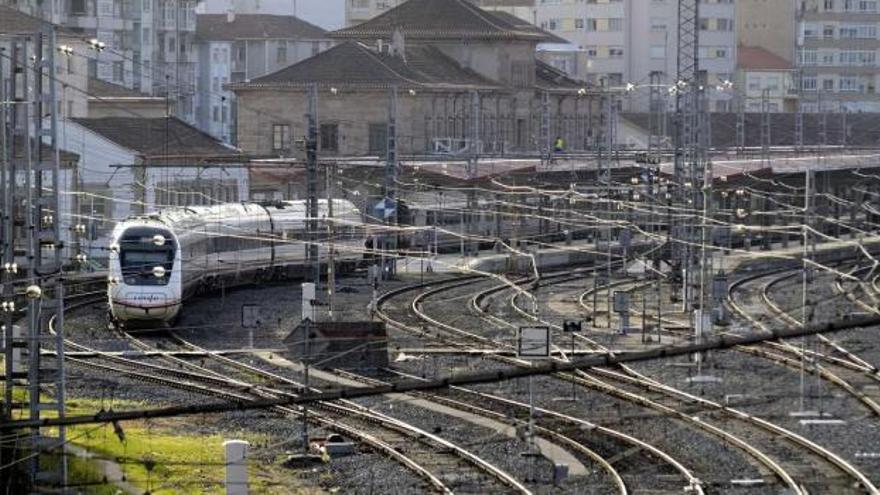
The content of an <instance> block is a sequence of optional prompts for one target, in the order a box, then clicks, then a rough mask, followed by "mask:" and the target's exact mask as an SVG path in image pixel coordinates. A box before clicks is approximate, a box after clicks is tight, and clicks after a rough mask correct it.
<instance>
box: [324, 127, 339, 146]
mask: <svg viewBox="0 0 880 495" xmlns="http://www.w3.org/2000/svg"><path fill="white" fill-rule="evenodd" d="M321 150H322V151H332V152H337V151H339V124H321Z"/></svg>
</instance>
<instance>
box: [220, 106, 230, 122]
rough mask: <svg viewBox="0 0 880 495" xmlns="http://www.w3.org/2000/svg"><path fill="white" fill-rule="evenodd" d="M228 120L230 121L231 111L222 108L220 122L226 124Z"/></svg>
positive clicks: (224, 107)
mask: <svg viewBox="0 0 880 495" xmlns="http://www.w3.org/2000/svg"><path fill="white" fill-rule="evenodd" d="M228 119H229V111H228V109H227V108H226V106H225V105H224V106H222V107H220V122H221V123H223V124H225V123H226V121H227V120H228Z"/></svg>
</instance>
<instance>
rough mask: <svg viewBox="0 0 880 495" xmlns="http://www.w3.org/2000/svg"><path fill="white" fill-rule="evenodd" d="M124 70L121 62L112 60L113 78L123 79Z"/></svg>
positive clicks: (119, 80)
mask: <svg viewBox="0 0 880 495" xmlns="http://www.w3.org/2000/svg"><path fill="white" fill-rule="evenodd" d="M124 70H125V66H124V65H122V62H113V80H114V81H116V82H123V81H125V74H124V73H123V72H124Z"/></svg>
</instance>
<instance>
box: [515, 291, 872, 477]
mask: <svg viewBox="0 0 880 495" xmlns="http://www.w3.org/2000/svg"><path fill="white" fill-rule="evenodd" d="M511 302H512V303H513V304H516V295H514V296H513V297H512V298H511ZM518 312H519V313H520V314H521V315H522V316H523V317H524V318H525V319H526V320H529V321H540V320H539V319H538V318H537V317H536V316H534V315H532V314H531V313H530V312H528V311H526V310H525V309H523V308H518ZM541 323H542V324H545V325H549V326H556V325H554V324H552V323H551V322H546V321H542V322H541ZM556 327H557V328H558V326H556ZM621 370H622V371H616V370H604V369H599V368H594V369H591V370H590V373H586V372H584V371H580V372H578V373H577V378H580V379H583V380H586V382H588V383H589V382H591V383H593V384H595V385H596V386H599V387H601V388H603V389H604V390H605V391H606V392H607V393H609V394H611V395H616V396H618V397H619V398H628V399H630V400H632V401H640V402H642V403H643V405H650V406H652V407H653V408H658V410H663V409H662V407H663V406H664V405H665V404H664V402H663V400H667V399H672V400H673V401H681V402H683V403H688V404H691V405H692V406H694V407H696V406H699V408H701V409H703V411H704V414H710V413H711V414H713V415H714V416H715V417H716V418H715V419H716V421H719V426H718V427H717V428H711V425H709V422H708V421H707V418H706V417H700V418H699V420H697V422H691V424H693V425H694V426H696V427H698V428H701V429H704V431H707V432H709V433H713V434H715V435H719V436H721V437H725V439H726V441H728V442H731V444H732V445H735V446H737V447H738V448H741V449H744V451H746V452H748V453H749V454H750V455H752V456H753V457H754V458H755V459H756V460H757V461H758V462H760V463H761V464H762V465H764V466H765V467H766V468H767V469H769V470H770V471H771V472H774V473H775V474H776V475H777V476H778V478H779V479H780V481H782V482H783V483H784V484H786V485H787V486H788V488H789V489H790V490H792V492H793V493H807V492H812V491H813V490H817V489H818V490H820V491H822V490H827V489H838V490H842V489H846V488H849V487H852V486H861V487H862V488H863V490H865V491H867V492H869V493H880V492H878V490H877V488H876V487H875V486H874V485H873V483H872V482H871V480H870V479H869V478H868V477H867V476H866V475H865V474H864V473H862V472H861V471H860V470H859V469H857V468H856V467H855V466H854V465H852V464H851V463H849V462H848V461H846V460H845V459H843V458H842V457H840V456H839V455H837V454H835V453H833V452H831V451H830V450H828V449H826V448H824V447H822V446H821V445H819V444H817V443H815V442H813V441H811V440H809V439H807V438H806V437H804V436H802V435H799V434H797V433H795V432H793V431H790V430H787V429H785V428H783V427H781V426H778V425H775V424H773V423H771V422H768V421H766V420H763V419H761V418H758V417H756V416H753V415H750V414H748V413H745V412H743V411H740V410H738V409H735V408H731V407H727V406H724V405H721V404H718V403H716V402H713V401H709V400H707V399H704V398H701V397H697V396H694V395H692V394H689V393H686V392H683V391H680V390H677V389H674V388H672V387H669V386H667V385H664V384H662V383H659V382H657V381H655V380H653V379H650V378H649V377H646V376H644V375H641V374H640V373H638V372H636V371H635V370H633V369H631V368H629V367H627V366H622V367H621ZM592 375H599V376H601V377H602V379H599V378H597V377H596V376H592ZM603 379H604V380H603ZM609 381H610V382H611V383H609ZM583 384H584V385H587V383H583ZM621 392H624V393H621ZM639 392H641V393H642V394H644V393H645V392H650V393H652V394H659V395H655V397H654V400H651V398H649V397H645V396H644V395H636V394H638V393H639ZM667 407H668V406H667ZM665 412H666V413H668V414H670V415H672V414H678V416H679V417H680V418H681V419H682V420H685V421H688V422H690V421H689V419H688V418H689V417H688V416H687V412H684V413H683V414H682V412H681V411H678V412H676V411H675V410H674V409H671V408H670V409H666V410H665ZM704 425H705V426H709V428H708V429H705V428H703V426H704ZM728 428H729V429H734V430H735V431H736V433H737V436H741V437H743V438H742V439H741V440H742V441H741V442H740V441H736V440H735V439H734V438H732V437H729V436H728V435H726V434H725V432H726V430H727V429H728ZM780 439H782V440H784V441H785V443H787V444H788V445H789V448H788V449H787V450H783V449H780V448H779V447H780V442H779V441H778V440H780ZM804 454H807V455H809V456H811V460H812V464H810V465H809V466H808V467H807V466H804V465H802V464H801V463H800V462H799V460H800V459H802V458H805V455H804ZM816 473H824V477H823V478H821V479H816V478H815V474H816ZM804 486H806V488H804ZM857 492H858V490H857Z"/></svg>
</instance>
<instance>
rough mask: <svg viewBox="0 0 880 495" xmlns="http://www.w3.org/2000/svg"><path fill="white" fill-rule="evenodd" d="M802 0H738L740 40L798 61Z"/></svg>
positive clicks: (737, 25)
mask: <svg viewBox="0 0 880 495" xmlns="http://www.w3.org/2000/svg"><path fill="white" fill-rule="evenodd" d="M799 3H800V0H737V9H736V32H737V38H739V44H741V45H746V46H752V47H758V48H762V49H764V50H767V51H768V52H770V53H772V54H774V55H776V56H777V57H782V58H784V59H785V60H787V61H788V62H790V63H792V64H794V60H795V55H796V52H795V37H796V34H795V33H796V31H797V19H796V17H797V16H796V15H795V12H796V10H797V5H798V4H799Z"/></svg>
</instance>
